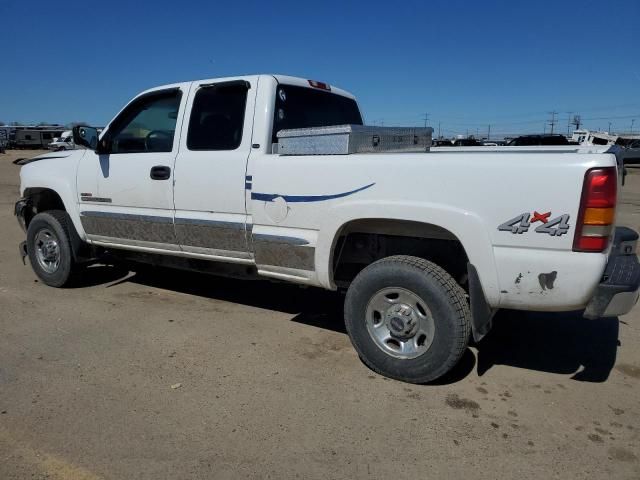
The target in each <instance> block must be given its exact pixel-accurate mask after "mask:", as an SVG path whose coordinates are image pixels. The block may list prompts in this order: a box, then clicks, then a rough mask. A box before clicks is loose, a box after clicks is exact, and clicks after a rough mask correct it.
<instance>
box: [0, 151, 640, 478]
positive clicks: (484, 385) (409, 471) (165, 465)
mask: <svg viewBox="0 0 640 480" xmlns="http://www.w3.org/2000/svg"><path fill="white" fill-rule="evenodd" d="M30 155H32V153H31V152H18V155H16V153H15V152H11V151H10V152H9V153H8V154H6V155H0V205H1V207H0V222H1V224H2V225H3V227H2V228H1V230H0V240H1V241H0V479H4V480H8V479H27V478H29V479H33V478H35V479H45V478H46V479H54V480H58V479H72V480H76V479H133V478H135V479H153V480H158V479H191V478H202V479H211V478H216V479H217V478H230V479H231V478H233V479H235V478H273V479H282V478H321V479H329V478H345V479H354V478H487V479H488V478H562V479H567V478H605V477H606V478H624V479H637V478H640V307H639V308H636V309H635V310H634V311H633V312H632V313H631V314H629V315H627V316H625V317H622V318H620V319H619V320H618V319H603V320H598V321H588V320H585V319H583V318H581V316H580V315H579V314H564V315H556V314H553V315H551V314H544V315H543V314H524V313H519V312H501V313H500V314H499V316H498V317H497V318H496V322H495V327H494V330H493V331H492V332H491V334H490V335H489V336H488V337H487V338H486V339H485V340H483V341H482V342H481V343H480V344H479V345H477V346H473V347H471V348H469V350H468V351H467V353H466V354H465V356H464V358H463V361H462V362H461V364H460V365H459V366H458V368H456V370H455V371H454V372H453V374H452V375H450V376H449V377H448V378H446V379H444V381H442V382H441V383H440V384H439V385H427V386H412V385H407V384H403V383H399V382H395V381H391V380H387V379H386V378H383V377H380V376H378V375H376V374H374V373H373V372H371V371H370V370H368V369H367V368H366V367H365V366H364V365H363V364H362V363H361V362H360V361H359V359H358V357H357V355H356V354H355V353H354V350H353V349H352V347H351V345H350V343H349V339H348V338H347V336H346V334H345V331H344V325H343V322H342V320H341V301H342V299H341V298H340V296H339V295H337V294H332V293H328V292H322V291H316V290H313V289H306V290H304V289H299V288H297V287H295V286H288V285H276V284H270V283H266V282H265V283H262V282H239V281H229V280H221V279H217V278H213V277H206V276H202V275H193V274H186V273H179V272H173V271H166V270H153V271H146V272H145V273H133V272H125V271H122V270H119V269H116V268H109V267H96V268H93V269H92V270H91V273H90V274H88V275H87V278H86V284H87V285H86V286H84V287H83V288H77V289H66V290H60V289H53V288H49V287H46V286H44V285H43V284H42V283H40V282H38V281H37V280H36V279H35V276H34V274H33V272H32V270H31V268H30V267H28V266H23V265H22V262H21V261H20V259H19V257H18V247H17V246H18V243H19V242H20V241H21V240H23V237H24V234H23V233H22V231H21V230H20V229H19V227H18V225H17V223H16V221H15V219H14V218H13V216H12V213H13V204H14V202H15V200H16V198H17V196H18V171H19V168H18V167H16V166H14V165H13V164H12V163H11V162H12V160H13V159H15V158H17V157H18V156H30ZM622 212H623V213H622V215H621V218H620V220H621V223H624V224H626V225H629V226H632V227H634V228H636V229H638V228H639V227H640V175H636V174H631V175H630V176H629V181H628V185H627V187H626V188H625V191H624V195H623V197H622ZM176 384H180V387H179V388H172V385H173V386H174V387H175V386H176Z"/></svg>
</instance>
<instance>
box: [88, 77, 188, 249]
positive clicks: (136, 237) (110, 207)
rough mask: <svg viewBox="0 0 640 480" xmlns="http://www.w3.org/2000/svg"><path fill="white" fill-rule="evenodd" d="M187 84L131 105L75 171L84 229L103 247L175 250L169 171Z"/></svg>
mask: <svg viewBox="0 0 640 480" xmlns="http://www.w3.org/2000/svg"><path fill="white" fill-rule="evenodd" d="M188 88H189V84H185V85H181V86H179V87H175V88H170V89H164V90H159V91H153V92H150V93H147V94H143V95H141V96H139V97H138V98H136V99H134V100H133V101H132V102H131V103H130V104H129V105H127V107H125V109H124V110H123V111H122V112H121V113H120V114H119V115H118V116H117V117H116V118H115V119H114V120H113V122H111V124H110V125H109V127H108V128H107V131H106V132H105V133H104V134H103V135H102V136H101V138H100V141H101V142H106V149H107V151H108V152H109V153H106V154H100V155H98V154H96V153H95V152H92V151H87V153H86V154H85V155H84V157H83V158H82V160H81V164H80V167H79V170H78V180H77V181H78V192H79V199H78V200H79V203H80V215H81V221H82V226H83V227H84V230H85V232H86V233H87V235H88V237H89V239H90V240H91V241H93V242H94V243H98V244H105V245H119V246H129V247H132V248H136V247H138V248H143V249H160V250H179V247H178V244H177V241H176V237H175V232H174V226H173V211H174V208H173V178H174V177H173V173H174V172H173V170H174V166H175V165H174V164H175V157H176V154H177V151H178V144H179V135H180V124H181V122H179V121H178V119H180V118H181V117H182V115H183V111H184V104H185V103H186V97H187V95H186V93H187V91H188Z"/></svg>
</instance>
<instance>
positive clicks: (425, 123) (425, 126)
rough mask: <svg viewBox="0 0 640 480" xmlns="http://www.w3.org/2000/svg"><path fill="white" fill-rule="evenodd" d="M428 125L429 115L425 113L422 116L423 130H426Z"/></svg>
mask: <svg viewBox="0 0 640 480" xmlns="http://www.w3.org/2000/svg"><path fill="white" fill-rule="evenodd" d="M428 123H429V114H428V113H427V112H425V114H424V128H427V124H428Z"/></svg>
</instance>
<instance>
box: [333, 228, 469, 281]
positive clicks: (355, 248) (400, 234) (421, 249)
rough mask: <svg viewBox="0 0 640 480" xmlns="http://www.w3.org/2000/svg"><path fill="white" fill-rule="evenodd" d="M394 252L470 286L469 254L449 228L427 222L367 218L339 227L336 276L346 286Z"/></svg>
mask: <svg viewBox="0 0 640 480" xmlns="http://www.w3.org/2000/svg"><path fill="white" fill-rule="evenodd" d="M391 255H412V256H415V257H419V258H424V259H426V260H429V261H431V262H433V263H435V264H436V265H439V266H440V267H442V268H443V269H444V270H446V271H447V272H448V273H449V274H450V275H451V276H452V277H453V278H454V279H455V280H456V281H457V282H458V283H459V284H460V285H462V286H463V287H465V288H467V283H468V279H467V263H468V261H469V259H468V257H467V253H466V252H465V250H464V247H463V246H462V243H461V242H460V240H459V239H458V238H457V237H456V236H455V235H454V234H453V233H451V232H450V231H449V230H446V229H444V228H442V227H439V226H437V225H432V224H428V223H421V222H412V221H405V220H386V219H367V220H356V221H353V222H350V223H347V224H346V225H344V226H343V227H342V229H341V230H340V233H339V235H338V236H337V239H336V241H335V244H334V248H333V255H332V267H333V279H334V281H335V283H336V285H338V286H347V285H348V284H349V283H351V281H352V280H353V279H354V278H355V276H356V275H357V274H358V273H359V272H360V271H361V270H362V269H363V268H364V267H366V266H367V265H369V264H371V263H373V262H375V261H376V260H380V259H381V258H384V257H389V256H391Z"/></svg>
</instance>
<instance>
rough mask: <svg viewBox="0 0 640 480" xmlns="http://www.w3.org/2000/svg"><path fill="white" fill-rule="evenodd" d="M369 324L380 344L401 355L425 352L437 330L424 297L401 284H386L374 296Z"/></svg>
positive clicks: (372, 334) (413, 356)
mask: <svg viewBox="0 0 640 480" xmlns="http://www.w3.org/2000/svg"><path fill="white" fill-rule="evenodd" d="M366 324H367V331H368V332H369V335H371V338H372V339H373V341H374V343H375V344H376V345H377V346H378V348H380V349H381V350H382V351H383V352H385V353H386V354H388V355H391V356H392V357H395V358H400V359H410V358H416V357H419V356H420V355H422V354H423V353H425V352H426V351H427V350H429V347H430V346H431V343H432V342H433V337H434V333H435V323H434V321H433V316H432V315H431V311H430V310H429V307H427V304H426V303H425V301H424V300H422V299H421V298H420V297H419V296H418V295H416V294H415V293H413V292H412V291H410V290H407V289H405V288H400V287H388V288H383V289H382V290H380V291H378V292H376V293H375V294H374V295H373V296H372V297H371V300H369V303H368V304H367V311H366Z"/></svg>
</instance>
